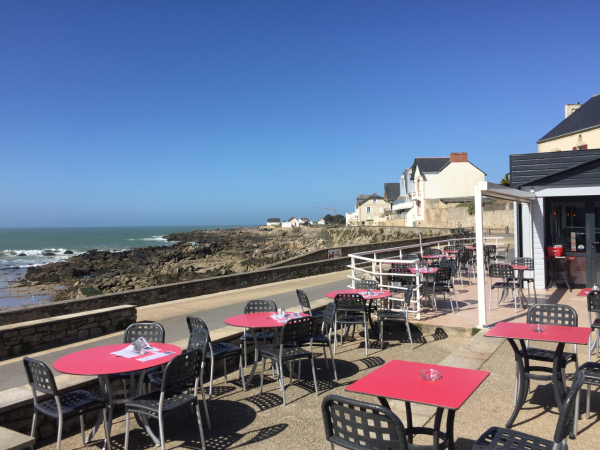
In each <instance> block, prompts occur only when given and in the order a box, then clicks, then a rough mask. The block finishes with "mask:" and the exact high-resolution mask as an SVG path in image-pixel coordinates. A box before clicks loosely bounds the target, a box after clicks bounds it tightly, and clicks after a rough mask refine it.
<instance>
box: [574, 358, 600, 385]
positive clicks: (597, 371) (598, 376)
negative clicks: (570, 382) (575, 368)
mask: <svg viewBox="0 0 600 450" xmlns="http://www.w3.org/2000/svg"><path fill="white" fill-rule="evenodd" d="M579 370H580V371H581V373H583V375H584V376H585V382H586V383H588V384H596V385H600V364H598V363H594V362H586V363H585V364H583V365H582V366H581V367H580V368H579Z"/></svg>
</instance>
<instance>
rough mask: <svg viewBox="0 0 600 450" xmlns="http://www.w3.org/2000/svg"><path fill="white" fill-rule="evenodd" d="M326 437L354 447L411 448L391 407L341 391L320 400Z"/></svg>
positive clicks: (354, 449)
mask: <svg viewBox="0 0 600 450" xmlns="http://www.w3.org/2000/svg"><path fill="white" fill-rule="evenodd" d="M321 412H322V413H323V423H324V425H325V439H327V445H328V446H329V450H333V448H334V447H333V446H334V445H335V446H336V447H342V448H347V449H351V450H362V449H364V450H374V449H386V450H388V449H389V450H408V449H409V445H408V440H407V436H406V429H405V428H404V424H403V423H402V421H401V420H400V419H399V418H398V416H396V414H394V413H393V412H392V411H391V410H390V409H388V408H386V407H384V406H381V405H375V404H373V403H367V402H361V401H359V400H353V399H350V398H344V397H340V396H339V395H328V396H327V397H325V398H324V399H323V403H322V404H321Z"/></svg>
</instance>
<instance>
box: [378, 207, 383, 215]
mask: <svg viewBox="0 0 600 450" xmlns="http://www.w3.org/2000/svg"><path fill="white" fill-rule="evenodd" d="M381 213H383V206H380V207H379V214H381Z"/></svg>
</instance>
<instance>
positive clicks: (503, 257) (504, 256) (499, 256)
mask: <svg viewBox="0 0 600 450" xmlns="http://www.w3.org/2000/svg"><path fill="white" fill-rule="evenodd" d="M509 250H510V243H509V244H508V245H507V246H506V248H505V249H504V250H502V253H500V250H498V249H496V254H495V260H496V261H499V260H502V261H504V263H506V262H507V261H508V252H509ZM513 264H514V263H513Z"/></svg>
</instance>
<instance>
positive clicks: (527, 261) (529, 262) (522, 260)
mask: <svg viewBox="0 0 600 450" xmlns="http://www.w3.org/2000/svg"><path fill="white" fill-rule="evenodd" d="M511 265H521V266H527V268H526V269H521V273H520V280H519V286H521V291H522V290H523V286H524V285H525V283H527V298H531V292H530V290H529V286H530V285H533V295H534V297H535V302H536V303H537V292H536V290H535V270H534V262H533V258H526V257H519V258H513V260H512V262H511ZM525 271H528V272H531V276H528V277H525Z"/></svg>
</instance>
